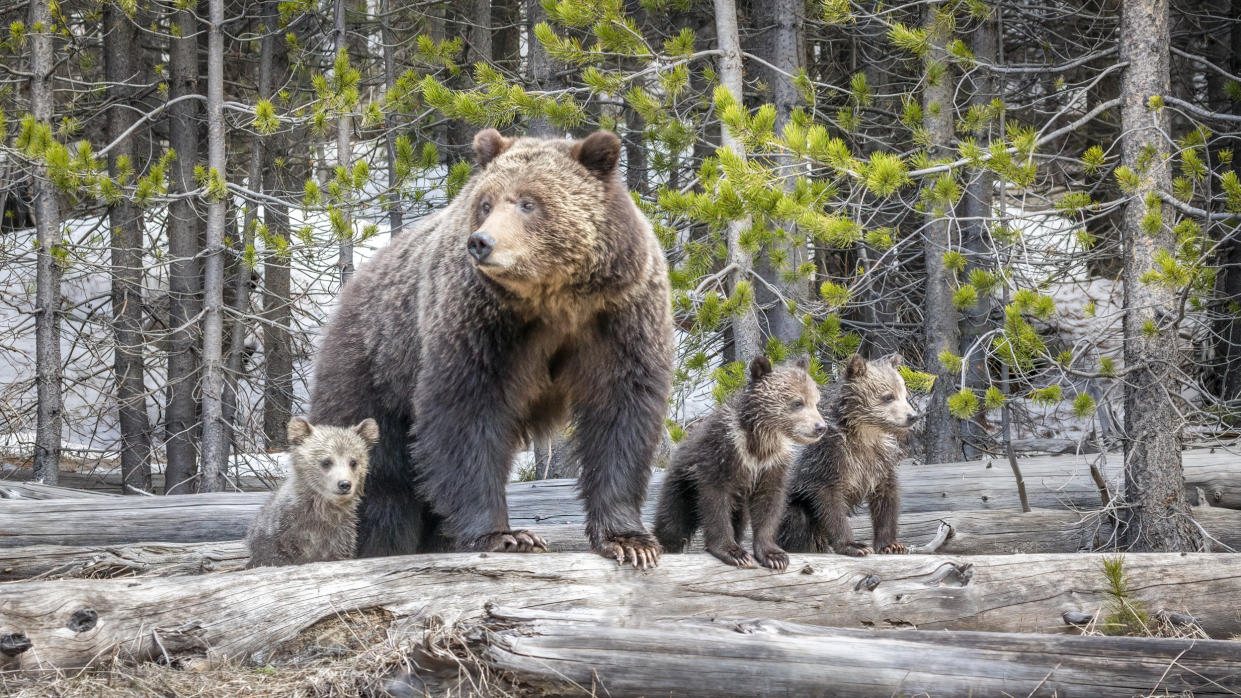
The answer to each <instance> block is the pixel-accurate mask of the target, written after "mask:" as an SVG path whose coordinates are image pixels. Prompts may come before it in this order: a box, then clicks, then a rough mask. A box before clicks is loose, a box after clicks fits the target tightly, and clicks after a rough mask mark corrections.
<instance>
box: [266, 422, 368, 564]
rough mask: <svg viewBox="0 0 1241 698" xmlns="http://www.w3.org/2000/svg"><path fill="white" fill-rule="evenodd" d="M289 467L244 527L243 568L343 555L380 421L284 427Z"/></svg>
mask: <svg viewBox="0 0 1241 698" xmlns="http://www.w3.org/2000/svg"><path fill="white" fill-rule="evenodd" d="M288 434H289V443H290V444H292V445H293V449H292V451H291V455H292V461H293V462H292V468H291V470H290V472H289V477H288V479H287V480H285V481H284V483H283V484H282V485H280V489H278V490H276V492H275V493H274V494H272V496H271V498H270V499H268V500H267V502H266V503H265V504H264V505H263V508H262V509H261V510H260V511H259V514H258V517H256V518H255V519H254V523H252V524H250V529H249V531H247V532H246V545H247V547H249V548H250V562H249V564H247V565H246V567H248V568H249V567H279V566H282V565H300V564H303V563H306V562H321V561H324V560H347V559H349V558H352V557H353V555H354V547H355V545H356V542H357V524H358V514H357V510H358V502H360V501H361V500H362V486H363V485H364V484H365V482H366V469H367V465H368V463H369V454H370V449H371V446H372V445H374V443H375V442H376V441H378V440H379V426H378V425H377V424H376V423H375V420H373V419H364V420H362V422H360V423H359V424H357V425H356V426H354V427H351V428H344V427H329V426H324V425H312V424H310V423H309V422H307V421H306V420H304V419H302V418H301V417H294V418H293V419H292V420H291V421H290V422H289V426H288Z"/></svg>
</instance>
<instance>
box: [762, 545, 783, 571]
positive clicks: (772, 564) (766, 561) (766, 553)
mask: <svg viewBox="0 0 1241 698" xmlns="http://www.w3.org/2000/svg"><path fill="white" fill-rule="evenodd" d="M754 557H755V558H756V559H758V564H760V565H762V566H763V567H766V568H768V569H772V570H775V571H777V572H783V571H784V570H786V569H788V566H789V556H788V553H786V552H784V551H783V550H781V549H780V548H770V549H768V550H755V551H754Z"/></svg>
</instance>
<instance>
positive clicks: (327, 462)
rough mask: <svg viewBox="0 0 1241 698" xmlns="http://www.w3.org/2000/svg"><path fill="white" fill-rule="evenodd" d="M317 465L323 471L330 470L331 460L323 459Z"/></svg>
mask: <svg viewBox="0 0 1241 698" xmlns="http://www.w3.org/2000/svg"><path fill="white" fill-rule="evenodd" d="M319 465H320V466H321V467H322V468H323V469H324V470H327V469H328V468H331V467H332V459H331V458H324V459H323V460H322V461H319Z"/></svg>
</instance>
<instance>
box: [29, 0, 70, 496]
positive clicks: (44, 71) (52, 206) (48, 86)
mask: <svg viewBox="0 0 1241 698" xmlns="http://www.w3.org/2000/svg"><path fill="white" fill-rule="evenodd" d="M29 20H30V23H29V25H28V29H29V31H30V111H31V112H32V114H33V115H34V118H35V121H37V122H38V123H39V124H41V125H46V126H47V127H48V128H51V129H52V130H53V131H54V130H55V128H56V126H55V124H54V123H53V117H54V115H55V110H56V102H55V100H56V96H55V93H54V92H53V89H54V86H53V84H52V78H53V73H54V72H55V69H56V57H55V55H54V54H53V46H52V42H53V37H55V36H56V26H57V25H56V24H54V23H53V21H52V11H51V6H50V2H49V0H32V1H31V3H30V17H29ZM33 169H34V209H35V229H36V235H37V236H38V247H37V249H36V252H35V260H36V262H35V266H36V272H35V393H36V396H37V400H38V405H37V408H36V412H37V417H36V420H37V421H36V424H35V443H34V476H35V478H37V479H40V480H42V481H43V482H45V483H47V484H49V485H55V484H56V482H57V481H58V480H59V479H60V445H61V420H62V416H61V407H62V405H61V397H60V305H61V302H60V276H61V271H62V270H61V267H60V261H59V260H58V259H57V255H59V254H60V253H61V232H60V201H59V199H58V198H57V197H59V196H60V193H59V192H58V191H57V190H56V185H55V184H54V183H53V182H52V180H51V179H49V178H48V173H47V166H46V165H44V164H42V163H41V162H35V163H34V167H33Z"/></svg>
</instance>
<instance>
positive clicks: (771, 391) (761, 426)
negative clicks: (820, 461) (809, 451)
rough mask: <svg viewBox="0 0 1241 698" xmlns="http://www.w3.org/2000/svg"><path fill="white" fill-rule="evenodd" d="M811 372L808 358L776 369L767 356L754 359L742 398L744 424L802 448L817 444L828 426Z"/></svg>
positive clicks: (741, 410) (741, 408)
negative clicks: (798, 444)
mask: <svg viewBox="0 0 1241 698" xmlns="http://www.w3.org/2000/svg"><path fill="white" fill-rule="evenodd" d="M809 368H810V359H809V358H808V357H805V356H803V357H801V358H799V359H796V360H795V361H792V362H790V363H787V364H782V365H780V366H778V367H776V368H772V366H771V361H770V360H768V358H767V357H766V356H756V357H754V360H753V361H751V362H750V381H749V383H747V384H746V387H745V391H744V392H743V393H742V397H741V407H740V412H741V420H742V423H743V424H747V425H748V426H749V427H750V428H751V429H752V430H754V431H763V432H767V433H770V434H772V435H773V436H774V435H779V436H782V437H784V438H787V439H791V440H793V441H795V442H797V443H800V444H808V443H813V442H815V441H818V440H819V437H821V436H823V434H824V433H826V432H827V424H826V423H824V421H823V415H821V414H819V386H818V384H817V383H815V382H814V379H813V378H811V377H810V374H809V373H808V370H809Z"/></svg>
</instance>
